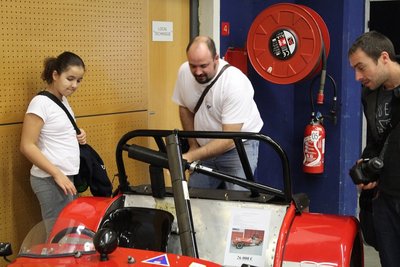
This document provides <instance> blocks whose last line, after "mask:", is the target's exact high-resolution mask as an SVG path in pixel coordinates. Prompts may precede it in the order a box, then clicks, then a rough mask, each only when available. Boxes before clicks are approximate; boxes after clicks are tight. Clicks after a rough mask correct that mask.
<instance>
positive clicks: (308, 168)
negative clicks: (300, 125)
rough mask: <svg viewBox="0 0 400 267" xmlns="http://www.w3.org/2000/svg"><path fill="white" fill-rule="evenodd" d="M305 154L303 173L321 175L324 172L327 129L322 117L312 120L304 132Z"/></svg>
mask: <svg viewBox="0 0 400 267" xmlns="http://www.w3.org/2000/svg"><path fill="white" fill-rule="evenodd" d="M303 154H304V159H303V171H304V172H305V173H310V174H320V173H323V172H324V156H325V128H324V126H323V125H322V118H321V117H320V116H317V117H315V118H312V119H311V122H310V124H308V125H307V126H306V128H305V130H304V140H303Z"/></svg>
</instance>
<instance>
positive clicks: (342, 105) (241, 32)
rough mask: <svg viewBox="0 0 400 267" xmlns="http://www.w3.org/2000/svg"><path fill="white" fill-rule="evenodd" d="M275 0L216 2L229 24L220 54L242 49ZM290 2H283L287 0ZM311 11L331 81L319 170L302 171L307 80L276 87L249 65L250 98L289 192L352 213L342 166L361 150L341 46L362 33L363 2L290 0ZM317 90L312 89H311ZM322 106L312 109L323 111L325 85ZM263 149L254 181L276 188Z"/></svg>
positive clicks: (323, 208) (355, 93)
mask: <svg viewBox="0 0 400 267" xmlns="http://www.w3.org/2000/svg"><path fill="white" fill-rule="evenodd" d="M280 2H281V1H265V0H221V21H224V22H229V23H230V35H229V36H221V39H220V44H221V51H220V52H221V55H224V54H225V52H226V50H227V48H228V47H240V48H243V47H245V44H246V39H247V33H248V31H249V28H250V26H251V24H252V21H253V20H254V19H255V18H256V16H257V15H259V14H260V13H261V12H262V11H263V10H264V9H266V8H267V7H269V6H270V5H273V4H276V3H280ZM288 2H290V1H285V3H288ZM291 2H292V3H296V4H301V5H305V6H308V7H310V8H312V9H313V10H315V11H316V12H317V13H318V14H319V15H320V16H321V17H322V18H323V20H324V21H325V23H326V25H327V27H328V30H329V35H330V53H329V56H328V67H327V69H328V73H329V74H330V75H331V76H332V77H333V78H334V80H335V82H336V85H337V97H338V103H337V115H338V120H337V123H336V124H334V123H333V122H332V121H330V120H326V121H325V127H326V132H327V135H326V154H325V162H326V164H325V172H324V173H323V174H322V175H308V174H304V173H303V172H302V160H303V153H302V143H303V131H304V128H305V126H306V125H307V124H308V123H309V121H310V114H311V105H310V94H309V92H310V83H311V80H305V81H301V82H298V83H296V84H293V85H285V86H283V85H277V84H272V83H269V82H267V81H265V80H264V79H263V78H262V77H260V76H259V75H258V74H257V73H256V71H255V70H254V69H253V68H252V66H251V65H250V64H249V78H250V80H251V82H252V83H253V86H254V88H255V100H256V102H257V104H258V106H259V109H260V112H261V115H262V118H263V120H264V122H265V126H264V127H263V129H262V132H263V133H264V134H266V135H268V136H270V137H272V138H273V139H274V140H275V141H277V142H278V143H279V144H280V145H281V146H282V148H283V149H284V150H285V151H286V153H287V155H288V158H289V161H290V166H291V174H292V175H291V176H292V180H293V191H294V192H295V193H299V192H305V193H307V194H308V195H309V197H310V200H311V207H310V208H311V210H312V211H316V212H326V213H339V214H352V215H354V214H355V211H356V207H357V203H356V199H357V192H356V189H355V186H354V185H353V184H352V183H351V179H350V178H349V177H348V169H349V168H350V167H351V165H352V164H353V163H354V161H355V160H356V159H357V158H358V157H359V154H360V151H361V115H362V113H361V105H360V90H359V88H360V86H359V84H357V83H356V82H355V81H354V73H353V71H352V70H351V68H350V66H349V63H348V59H347V49H348V48H349V46H350V45H351V43H352V41H353V40H354V39H355V38H356V37H357V36H358V35H359V34H361V32H362V31H363V27H364V0H340V1H312V0H308V1H296V2H294V1H291ZM316 91H317V88H315V89H314V88H313V92H316ZM325 98H326V101H325V104H324V105H322V106H318V107H316V110H319V111H321V112H322V113H323V114H329V110H330V108H331V103H332V98H333V87H332V86H331V85H328V84H327V86H326V89H325ZM272 155H273V153H272V151H270V150H269V149H268V148H260V159H259V165H258V170H257V176H258V180H259V181H261V182H265V183H268V184H271V185H276V186H278V187H280V186H282V183H281V179H280V177H281V176H279V175H280V174H281V172H282V171H281V165H280V163H279V162H278V161H279V160H278V159H277V158H276V157H274V156H272Z"/></svg>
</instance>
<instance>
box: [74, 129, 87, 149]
mask: <svg viewBox="0 0 400 267" xmlns="http://www.w3.org/2000/svg"><path fill="white" fill-rule="evenodd" d="M79 130H81V133H80V134H78V135H76V138H77V139H78V142H79V144H80V145H85V144H86V132H85V131H84V130H83V129H80V128H79Z"/></svg>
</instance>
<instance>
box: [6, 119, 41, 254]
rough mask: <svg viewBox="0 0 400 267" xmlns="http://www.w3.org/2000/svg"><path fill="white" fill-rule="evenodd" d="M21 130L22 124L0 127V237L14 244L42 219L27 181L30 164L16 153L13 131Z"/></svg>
mask: <svg viewBox="0 0 400 267" xmlns="http://www.w3.org/2000/svg"><path fill="white" fill-rule="evenodd" d="M20 132H21V125H8V126H3V127H1V131H0V146H1V152H2V153H0V161H1V164H0V175H1V176H0V177H1V179H0V218H1V223H0V240H2V242H12V243H13V244H16V245H17V244H19V243H20V242H22V240H23V238H24V237H25V235H26V234H27V232H28V230H29V229H30V227H31V226H33V225H34V224H35V223H36V222H38V221H39V220H40V218H41V215H40V207H39V203H38V201H37V199H36V196H35V194H34V193H33V192H32V189H31V185H30V181H29V170H30V167H31V166H32V165H31V164H30V163H29V162H28V161H27V160H26V159H25V158H24V157H23V156H22V155H21V154H20V153H19V143H20V137H19V135H16V133H20ZM14 249H17V247H15V248H14Z"/></svg>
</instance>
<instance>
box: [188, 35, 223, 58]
mask: <svg viewBox="0 0 400 267" xmlns="http://www.w3.org/2000/svg"><path fill="white" fill-rule="evenodd" d="M194 43H205V44H206V45H207V47H208V50H210V52H211V56H212V57H213V58H215V56H216V55H217V49H216V48H215V43H214V40H213V39H212V38H210V37H208V36H196V37H194V38H193V39H192V40H190V42H189V44H188V45H187V47H186V53H187V52H188V51H189V49H190V47H191V46H192V45H193V44H194Z"/></svg>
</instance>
